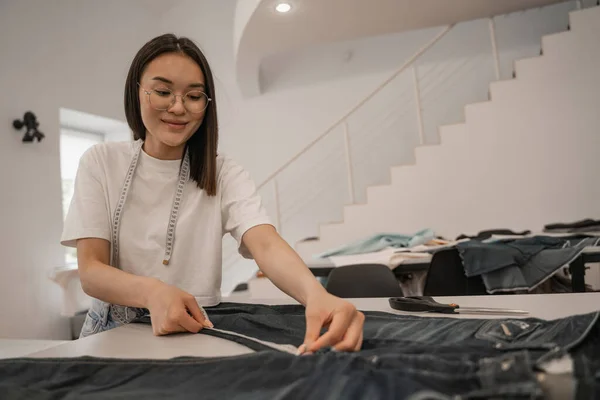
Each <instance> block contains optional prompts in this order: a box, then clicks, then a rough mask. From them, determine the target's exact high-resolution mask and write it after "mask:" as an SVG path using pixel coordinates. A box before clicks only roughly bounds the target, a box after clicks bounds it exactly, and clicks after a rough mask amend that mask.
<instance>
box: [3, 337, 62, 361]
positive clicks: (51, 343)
mask: <svg viewBox="0 0 600 400" xmlns="http://www.w3.org/2000/svg"><path fill="white" fill-rule="evenodd" d="M65 343H69V342H68V341H66V340H30V339H0V358H13V357H26V356H28V355H30V354H34V353H38V352H40V351H44V350H47V349H50V348H52V347H56V346H59V345H61V344H65Z"/></svg>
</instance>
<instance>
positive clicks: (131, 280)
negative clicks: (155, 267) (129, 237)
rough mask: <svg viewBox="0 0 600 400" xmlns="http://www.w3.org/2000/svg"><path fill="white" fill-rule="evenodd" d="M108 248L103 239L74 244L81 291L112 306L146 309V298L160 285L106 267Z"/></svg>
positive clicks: (154, 281)
mask: <svg viewBox="0 0 600 400" xmlns="http://www.w3.org/2000/svg"><path fill="white" fill-rule="evenodd" d="M109 257H110V244H109V242H108V241H106V240H104V239H93V238H90V239H80V240H78V241H77V263H78V265H79V279H80V280H81V287H82V288H83V291H84V292H85V293H86V294H88V295H90V296H92V297H95V298H97V299H100V300H103V301H105V302H107V303H111V304H120V305H123V306H130V307H140V308H143V307H146V306H147V304H148V294H149V293H150V292H151V291H152V288H153V287H154V286H156V285H157V284H158V283H159V281H158V280H156V279H154V278H148V277H145V276H137V275H133V274H129V273H127V272H124V271H121V270H120V269H117V268H113V267H111V266H110V265H108V262H109V261H108V259H109Z"/></svg>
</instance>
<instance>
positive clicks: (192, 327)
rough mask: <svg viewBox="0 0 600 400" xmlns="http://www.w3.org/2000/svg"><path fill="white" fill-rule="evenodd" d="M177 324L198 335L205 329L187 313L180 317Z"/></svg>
mask: <svg viewBox="0 0 600 400" xmlns="http://www.w3.org/2000/svg"><path fill="white" fill-rule="evenodd" d="M177 323H178V324H179V326H181V327H182V328H184V329H185V330H186V331H188V332H193V333H198V332H200V329H202V328H203V326H202V324H201V323H200V322H198V321H196V320H195V319H194V318H192V317H191V316H190V315H189V314H188V313H187V312H183V313H181V314H179V315H178V318H177Z"/></svg>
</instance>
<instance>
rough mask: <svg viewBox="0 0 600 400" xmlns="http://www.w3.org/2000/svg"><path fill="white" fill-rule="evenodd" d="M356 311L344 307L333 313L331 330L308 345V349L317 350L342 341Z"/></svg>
mask: <svg viewBox="0 0 600 400" xmlns="http://www.w3.org/2000/svg"><path fill="white" fill-rule="evenodd" d="M351 310H354V308H353V307H352V308H351ZM355 312H356V311H350V309H344V310H340V311H338V312H336V313H335V314H333V318H332V319H331V324H330V325H329V330H328V331H327V332H326V333H325V334H324V335H323V336H321V337H320V338H318V339H317V341H316V342H314V343H312V344H311V345H308V346H307V347H306V349H307V350H308V351H312V352H315V351H317V350H319V349H320V348H322V347H330V346H333V345H335V344H337V343H338V342H340V341H341V340H342V339H343V338H344V335H345V334H346V331H347V330H348V327H349V326H350V323H351V322H352V319H353V316H354V313H355Z"/></svg>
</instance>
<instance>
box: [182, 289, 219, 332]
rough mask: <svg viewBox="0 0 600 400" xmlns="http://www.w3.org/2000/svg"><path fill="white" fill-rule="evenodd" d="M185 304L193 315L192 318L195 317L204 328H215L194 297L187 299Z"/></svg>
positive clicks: (184, 301)
mask: <svg viewBox="0 0 600 400" xmlns="http://www.w3.org/2000/svg"><path fill="white" fill-rule="evenodd" d="M183 303H184V304H185V306H186V308H187V309H188V311H189V312H190V313H191V314H192V317H194V319H195V320H196V321H198V322H199V323H200V324H202V326H204V327H205V328H214V325H213V324H212V322H210V320H209V319H208V316H206V315H205V314H204V313H203V312H202V310H201V309H200V306H199V305H198V303H197V302H196V299H195V298H194V296H190V297H186V298H185V299H184V300H183Z"/></svg>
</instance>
